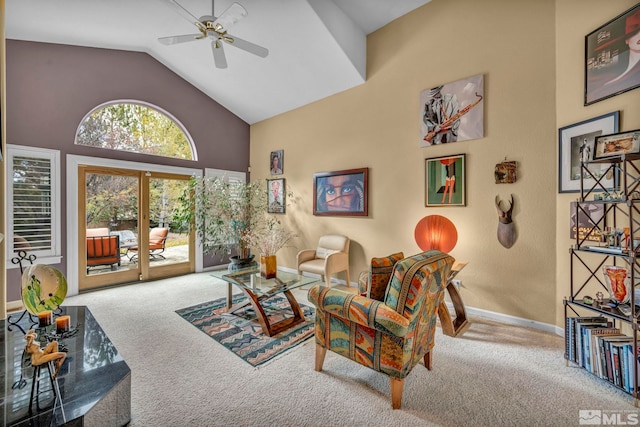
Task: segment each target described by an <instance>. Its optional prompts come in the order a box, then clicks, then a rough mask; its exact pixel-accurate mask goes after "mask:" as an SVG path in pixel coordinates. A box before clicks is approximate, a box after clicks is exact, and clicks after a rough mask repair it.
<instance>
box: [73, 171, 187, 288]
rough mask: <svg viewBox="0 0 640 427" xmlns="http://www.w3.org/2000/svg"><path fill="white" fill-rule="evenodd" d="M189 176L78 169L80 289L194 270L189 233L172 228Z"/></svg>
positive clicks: (174, 274)
mask: <svg viewBox="0 0 640 427" xmlns="http://www.w3.org/2000/svg"><path fill="white" fill-rule="evenodd" d="M189 178H190V177H189V176H187V175H179V174H172V173H161V172H148V171H138V170H131V169H118V168H113V167H104V166H88V165H79V166H78V218H79V224H78V225H79V229H78V254H79V257H78V258H79V262H78V283H79V289H80V290H86V289H93V288H97V287H102V286H107V285H114V284H121V283H130V282H134V281H139V280H151V279H159V278H163V277H169V276H176V275H181V274H187V273H190V272H193V271H195V245H194V241H195V238H194V235H193V233H190V232H188V231H185V232H181V230H172V228H171V218H172V215H173V212H172V209H173V207H174V206H176V204H177V198H178V197H179V195H180V194H181V193H182V191H183V190H184V188H186V186H187V184H188V180H189Z"/></svg>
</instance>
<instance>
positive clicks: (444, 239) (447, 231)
mask: <svg viewBox="0 0 640 427" xmlns="http://www.w3.org/2000/svg"><path fill="white" fill-rule="evenodd" d="M414 235H415V239H416V243H417V244H418V246H419V247H420V249H422V250H423V251H428V250H429V249H437V250H439V251H442V252H445V253H448V252H451V250H453V248H454V247H455V246H456V243H458V231H457V230H456V226H455V225H453V223H452V222H451V221H450V220H449V219H447V218H445V217H443V216H441V215H428V216H425V217H424V218H422V219H421V220H420V221H418V224H417V225H416V229H415V232H414Z"/></svg>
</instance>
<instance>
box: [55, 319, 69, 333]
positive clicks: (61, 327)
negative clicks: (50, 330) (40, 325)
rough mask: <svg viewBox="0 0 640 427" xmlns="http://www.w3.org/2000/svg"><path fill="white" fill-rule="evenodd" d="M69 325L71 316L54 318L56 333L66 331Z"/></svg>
mask: <svg viewBox="0 0 640 427" xmlns="http://www.w3.org/2000/svg"><path fill="white" fill-rule="evenodd" d="M70 327H71V317H69V316H60V317H58V318H56V333H58V334H61V333H63V332H66V331H68V330H69V328H70Z"/></svg>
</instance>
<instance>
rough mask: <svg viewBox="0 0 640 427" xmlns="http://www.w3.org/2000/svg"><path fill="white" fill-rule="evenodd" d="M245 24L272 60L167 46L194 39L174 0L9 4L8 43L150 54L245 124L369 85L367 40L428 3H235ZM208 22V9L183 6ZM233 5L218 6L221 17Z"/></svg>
mask: <svg viewBox="0 0 640 427" xmlns="http://www.w3.org/2000/svg"><path fill="white" fill-rule="evenodd" d="M237 1H238V3H240V4H242V5H243V6H244V7H245V9H246V10H247V11H248V15H247V16H246V17H245V18H243V19H241V20H240V21H239V22H237V23H236V24H235V25H233V26H232V27H230V28H228V30H229V34H231V35H236V36H237V37H240V38H243V39H245V40H247V41H250V42H253V43H256V44H259V45H261V46H264V47H266V48H268V49H269V56H268V57H267V58H260V57H257V56H254V55H251V54H249V53H247V52H245V51H242V50H240V49H238V48H235V47H232V46H229V45H225V49H224V50H225V53H226V57H227V62H228V68H226V69H217V68H215V66H214V62H213V57H212V53H211V46H210V41H206V40H197V41H193V42H188V43H183V44H178V45H172V46H165V45H162V44H160V43H159V42H158V40H157V39H158V38H159V37H166V36H173V35H180V34H192V33H197V30H196V28H195V26H194V25H193V24H191V23H190V22H188V21H187V20H186V19H185V18H184V17H183V16H181V15H180V14H178V13H177V12H176V8H175V6H174V5H172V4H171V0H82V1H78V0H56V1H51V0H6V30H5V31H6V37H7V38H8V39H16V40H28V41H37V42H48V43H61V44H69V45H78V46H89V47H100V48H109V49H122V50H130V51H140V52H147V53H148V54H149V55H151V56H153V57H154V58H155V59H157V60H158V61H159V62H161V63H162V64H164V65H165V66H166V67H168V68H169V69H171V70H173V71H174V72H175V73H176V74H178V75H180V76H181V77H182V78H184V79H185V80H187V81H189V82H190V83H191V84H193V85H194V86H195V87H197V88H199V89H200V90H201V91H202V92H204V93H205V94H207V95H208V96H210V97H211V98H212V99H214V100H216V101H217V102H218V103H220V104H222V105H223V106H224V107H226V108H227V109H229V110H230V111H231V112H233V113H234V114H236V115H237V116H239V117H240V118H242V119H243V120H244V121H246V122H247V123H249V124H253V123H256V122H259V121H261V120H264V119H267V118H270V117H273V116H275V115H277V114H280V113H284V112H286V111H289V110H292V109H294V108H297V107H300V106H302V105H306V104H308V103H311V102H314V101H316V100H319V99H322V98H325V97H327V96H329V95H332V94H335V93H338V92H341V91H343V90H346V89H349V88H351V87H354V86H357V85H359V84H362V83H364V81H365V79H366V70H365V68H366V35H367V34H369V33H371V32H373V31H375V30H377V29H378V28H380V27H382V26H384V25H386V24H387V23H389V22H391V21H393V20H394V19H396V18H398V17H400V16H402V15H404V14H406V13H408V12H410V11H412V10H414V9H416V8H417V7H420V6H422V5H423V4H426V3H428V2H429V1H431V0H237ZM178 2H179V3H180V4H181V5H182V6H184V8H186V9H187V10H188V11H190V12H191V14H192V15H195V16H196V17H200V16H202V15H211V3H212V2H211V0H178ZM232 3H233V0H216V1H215V15H216V16H219V15H220V14H221V13H222V12H223V11H224V10H226V8H227V7H229V6H230V5H231V4H232Z"/></svg>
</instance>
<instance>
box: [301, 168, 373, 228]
mask: <svg viewBox="0 0 640 427" xmlns="http://www.w3.org/2000/svg"><path fill="white" fill-rule="evenodd" d="M368 192H369V168H361V169H349V170H342V171H336V172H320V173H316V174H314V175H313V194H314V195H315V197H314V199H313V214H314V215H320V216H322V215H342V216H367V215H369V208H368V204H369V202H368V195H367V194H368Z"/></svg>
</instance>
